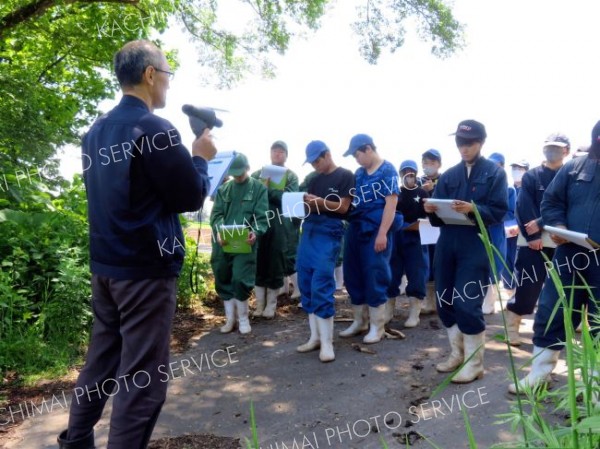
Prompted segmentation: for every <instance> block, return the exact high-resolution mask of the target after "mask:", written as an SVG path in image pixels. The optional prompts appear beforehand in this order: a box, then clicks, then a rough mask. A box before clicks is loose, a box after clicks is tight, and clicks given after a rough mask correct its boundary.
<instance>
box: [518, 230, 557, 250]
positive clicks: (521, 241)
mask: <svg viewBox="0 0 600 449" xmlns="http://www.w3.org/2000/svg"><path fill="white" fill-rule="evenodd" d="M542 245H543V246H544V248H556V243H554V242H553V241H552V239H551V238H550V233H548V231H542ZM517 246H528V244H527V240H526V239H525V237H524V236H523V234H521V233H520V232H519V235H518V236H517Z"/></svg>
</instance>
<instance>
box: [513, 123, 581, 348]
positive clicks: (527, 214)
mask: <svg viewBox="0 0 600 449" xmlns="http://www.w3.org/2000/svg"><path fill="white" fill-rule="evenodd" d="M569 150H570V142H569V139H568V138H567V137H566V136H565V135H563V134H551V135H550V136H548V138H547V139H546V141H545V142H544V157H545V159H546V160H545V162H544V163H543V164H542V165H540V166H539V167H535V168H532V169H531V170H529V171H528V172H526V173H525V174H524V175H523V178H522V181H521V192H520V194H519V196H518V198H517V223H518V224H519V228H520V230H521V235H522V236H523V237H522V238H520V239H519V243H520V244H519V248H518V251H517V261H516V262H515V271H514V283H515V284H516V290H515V295H514V297H513V298H511V299H510V300H509V301H508V303H507V304H506V310H507V311H506V325H507V330H508V340H509V342H510V344H511V345H512V346H520V345H521V343H522V341H521V339H520V337H519V326H520V324H521V319H522V317H523V315H529V314H530V313H533V309H534V308H535V305H536V303H537V300H538V297H539V295H540V292H541V291H542V286H543V284H544V280H545V279H546V276H545V273H546V269H545V265H544V262H545V259H544V256H543V255H542V254H545V255H546V256H548V258H549V259H552V256H553V255H554V248H555V247H556V244H554V242H552V240H551V239H550V238H549V237H548V236H547V235H546V236H545V238H542V237H543V236H542V226H543V222H542V214H541V211H540V206H541V204H542V198H543V196H544V192H545V191H546V189H547V188H548V186H549V185H550V182H551V181H552V180H553V179H554V176H555V175H556V173H557V172H558V170H559V169H560V168H561V167H562V166H563V160H564V158H565V157H567V155H568V154H569Z"/></svg>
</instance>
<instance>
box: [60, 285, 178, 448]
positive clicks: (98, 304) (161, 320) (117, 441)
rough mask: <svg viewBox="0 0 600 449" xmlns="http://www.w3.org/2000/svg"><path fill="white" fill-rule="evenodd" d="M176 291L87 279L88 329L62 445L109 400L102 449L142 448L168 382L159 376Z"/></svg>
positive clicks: (84, 431) (85, 429)
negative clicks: (84, 356)
mask: <svg viewBox="0 0 600 449" xmlns="http://www.w3.org/2000/svg"><path fill="white" fill-rule="evenodd" d="M176 290H177V280H176V278H174V277H171V278H160V279H144V280H137V281H133V280H116V279H111V278H107V277H103V276H97V275H92V306H93V310H94V325H93V329H92V337H91V341H90V345H89V348H88V354H87V360H86V364H85V367H84V368H83V370H82V371H81V373H80V374H79V378H78V379H77V384H76V387H75V390H74V393H73V399H72V402H71V409H70V414H69V428H68V433H67V439H68V440H76V439H78V438H81V437H84V436H85V435H88V434H89V433H90V431H91V430H92V429H93V427H94V426H95V424H96V423H97V422H98V420H99V419H100V416H101V414H102V410H103V408H104V405H105V404H106V401H107V400H108V398H109V397H113V409H112V414H111V418H110V431H109V437H108V446H107V449H144V448H145V447H146V446H147V444H148V441H149V440H150V436H151V435H152V430H153V429H154V425H155V424H156V420H157V419H158V415H159V414H160V410H161V408H162V405H163V403H164V401H165V397H166V393H167V380H168V376H166V375H165V374H161V372H162V373H165V372H168V369H165V368H164V367H165V366H167V367H168V364H169V339H170V334H171V323H172V320H173V315H174V313H175V304H176ZM161 365H162V367H161ZM159 368H160V370H159Z"/></svg>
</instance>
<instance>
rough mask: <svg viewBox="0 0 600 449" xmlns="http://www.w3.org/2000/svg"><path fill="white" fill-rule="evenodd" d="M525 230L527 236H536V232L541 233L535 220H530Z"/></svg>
mask: <svg viewBox="0 0 600 449" xmlns="http://www.w3.org/2000/svg"><path fill="white" fill-rule="evenodd" d="M525 230H526V231H527V234H529V235H533V234H537V233H538V232H540V231H541V229H540V227H539V225H538V223H537V221H536V220H531V221H530V222H529V223H527V224H526V225H525Z"/></svg>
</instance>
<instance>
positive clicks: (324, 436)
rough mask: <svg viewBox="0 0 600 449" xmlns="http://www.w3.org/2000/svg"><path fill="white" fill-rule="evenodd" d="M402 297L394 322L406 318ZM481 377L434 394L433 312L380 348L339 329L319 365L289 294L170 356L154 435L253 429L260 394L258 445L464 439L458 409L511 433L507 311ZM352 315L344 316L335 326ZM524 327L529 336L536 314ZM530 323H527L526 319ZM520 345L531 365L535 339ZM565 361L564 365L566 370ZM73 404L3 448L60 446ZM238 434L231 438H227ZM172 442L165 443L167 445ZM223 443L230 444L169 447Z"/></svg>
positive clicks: (451, 442) (343, 310) (438, 331)
mask: <svg viewBox="0 0 600 449" xmlns="http://www.w3.org/2000/svg"><path fill="white" fill-rule="evenodd" d="M405 308H406V305H404V307H403V309H402V310H401V311H400V313H399V314H398V316H397V317H396V318H395V319H394V321H393V322H392V327H395V328H397V329H402V324H401V323H402V322H403V321H404V319H405V316H406V311H405ZM338 311H339V312H338V318H344V317H349V305H348V300H347V297H346V296H343V297H340V298H338ZM487 321H488V329H487V343H486V353H485V368H486V373H485V377H484V378H483V379H482V380H479V381H476V382H473V383H471V384H468V385H463V386H458V385H450V386H448V387H447V388H446V390H444V391H443V392H442V393H441V394H439V395H438V396H437V397H436V398H430V394H431V392H432V390H433V389H434V388H435V387H436V386H437V385H438V384H440V383H441V382H442V381H443V380H444V376H443V375H441V374H439V373H437V372H436V371H435V364H436V363H437V362H439V361H440V360H442V359H443V358H445V357H446V356H447V354H448V345H447V340H446V335H445V331H444V330H443V329H442V328H441V325H440V323H439V320H438V319H437V317H435V316H428V317H422V320H421V324H420V326H419V327H418V328H416V329H406V330H403V332H404V333H405V335H406V339H404V340H385V341H383V342H382V343H379V344H377V345H372V346H369V349H372V350H373V351H374V352H375V354H369V353H363V352H359V351H357V350H356V349H355V347H356V344H357V343H359V344H360V343H361V338H358V337H356V338H351V339H340V338H336V342H335V350H336V360H335V362H333V363H328V364H323V363H321V362H319V360H318V352H312V353H308V354H299V353H297V352H296V351H295V348H296V346H297V345H298V344H299V343H302V342H304V340H305V339H306V338H307V322H306V318H305V315H304V313H303V312H302V311H301V310H299V309H297V307H296V306H295V305H293V304H291V303H288V305H287V306H285V307H283V309H282V313H281V314H280V316H279V317H278V318H277V319H276V320H274V321H267V320H262V319H261V320H254V321H253V322H252V334H251V335H249V336H241V335H239V334H238V333H232V334H226V335H223V334H220V333H219V332H218V329H217V328H211V329H210V331H207V332H204V333H202V334H201V335H198V336H197V337H195V342H194V343H193V345H192V347H191V348H190V349H188V350H187V351H186V352H184V353H182V354H179V355H177V356H174V357H173V362H172V363H171V366H170V370H169V369H168V368H167V369H165V370H164V371H163V373H162V374H161V376H162V378H164V379H166V378H167V377H169V378H170V384H169V393H168V399H167V403H166V404H165V406H164V408H163V411H162V414H161V416H160V419H159V422H158V424H157V426H156V429H155V432H154V435H153V438H154V439H159V438H163V437H169V436H179V435H185V434H196V433H203V434H213V435H217V436H226V437H234V438H241V439H242V441H243V438H244V437H250V430H249V428H250V423H249V422H250V401H251V400H252V401H253V403H254V408H255V414H256V420H257V422H258V433H259V440H260V442H261V447H262V449H284V448H287V449H292V448H297V449H301V448H304V449H308V448H312V449H324V448H340V449H342V448H343V449H353V448H356V449H359V448H360V449H375V448H377V449H379V448H381V447H382V445H381V444H380V437H383V438H385V440H386V442H387V443H388V446H389V447H390V448H405V447H406V443H405V438H406V437H408V438H409V441H410V443H411V444H413V446H411V447H416V448H425V447H431V446H429V444H428V443H427V442H425V441H424V440H422V439H419V435H423V436H425V437H427V438H430V439H431V440H432V441H434V442H435V443H436V444H437V445H439V446H440V447H443V448H445V449H459V448H463V447H464V448H466V447H468V445H467V442H466V433H465V430H464V427H465V426H464V421H463V417H462V414H461V411H460V408H463V409H465V410H466V411H467V412H468V415H469V418H470V421H471V423H472V425H473V428H474V433H475V438H476V440H477V442H478V443H479V447H480V448H488V447H490V446H491V445H492V444H493V443H497V442H500V441H511V440H514V439H515V435H514V433H513V432H511V430H510V427H509V426H508V425H504V426H499V425H496V424H494V423H495V422H496V421H497V418H496V415H497V414H499V413H504V412H506V411H508V409H509V405H510V402H509V396H508V395H507V393H506V385H507V379H508V371H507V366H508V357H507V354H506V347H505V345H504V344H503V343H500V342H498V341H497V340H496V339H495V338H494V336H495V335H496V334H498V333H500V332H501V315H500V314H496V315H493V316H490V317H488V320H487ZM347 325H348V323H345V322H338V323H336V333H337V332H338V331H339V330H341V329H343V328H344V327H346V326H347ZM526 325H527V326H529V329H528V330H527V331H525V332H524V335H525V337H530V336H531V331H530V327H531V320H527V321H526ZM522 329H523V328H522ZM522 348H523V349H520V350H515V355H516V356H517V358H518V360H519V362H520V364H523V363H524V362H525V361H526V359H527V355H528V352H529V351H530V350H531V345H530V344H529V345H525V346H523V347H522ZM561 369H564V366H562V365H561V366H559V371H560V370H561ZM108 413H109V409H107V410H106V411H105V414H104V418H103V420H102V421H101V422H100V424H99V425H98V426H97V433H96V435H97V446H98V447H100V448H101V447H105V445H106V437H107V430H108V429H107V425H108V423H107V420H106V417H107V416H108ZM67 416H68V415H67V411H66V410H63V409H62V408H59V407H55V408H54V409H53V410H52V411H51V413H45V414H42V415H41V416H36V417H33V418H30V419H27V420H26V421H25V422H24V423H23V424H22V425H21V426H20V427H19V428H18V429H17V432H16V434H15V437H14V438H11V440H10V441H7V442H5V447H6V448H7V449H13V448H20V449H41V448H54V447H56V443H55V438H56V434H57V433H58V432H59V430H60V429H62V428H64V427H65V425H66V422H67ZM229 444H230V443H229ZM159 447H167V445H164V446H159ZM170 447H188V448H196V447H198V448H200V447H206V448H208V449H220V448H225V447H235V446H231V445H229V446H225V445H218V446H217V443H214V445H213V446H211V445H210V443H209V444H208V445H206V446H193V445H188V446H184V445H181V446H170Z"/></svg>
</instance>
